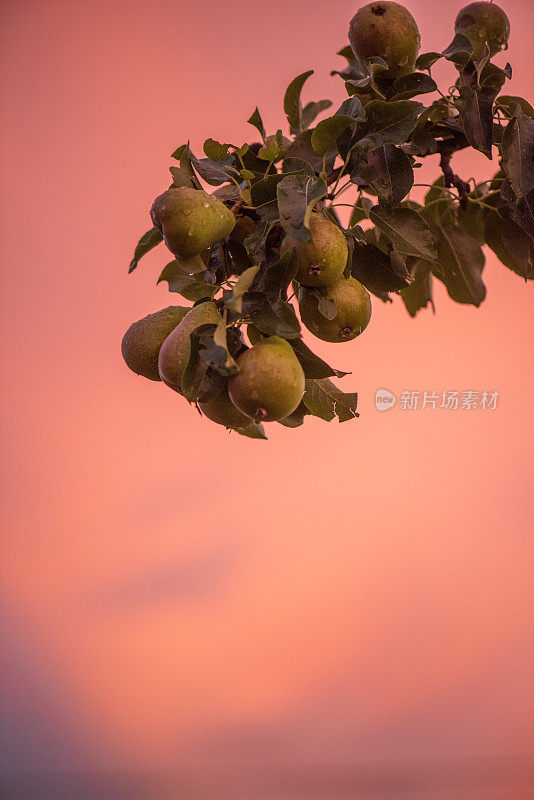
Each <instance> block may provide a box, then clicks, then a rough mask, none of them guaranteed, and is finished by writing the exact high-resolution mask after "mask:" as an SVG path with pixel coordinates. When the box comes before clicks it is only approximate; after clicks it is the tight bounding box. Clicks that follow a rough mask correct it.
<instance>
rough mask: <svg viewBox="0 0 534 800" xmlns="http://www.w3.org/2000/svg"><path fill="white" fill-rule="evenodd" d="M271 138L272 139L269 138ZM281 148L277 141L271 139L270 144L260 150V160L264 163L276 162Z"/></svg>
mask: <svg viewBox="0 0 534 800" xmlns="http://www.w3.org/2000/svg"><path fill="white" fill-rule="evenodd" d="M269 138H270V137H269ZM279 150H280V148H279V145H278V142H277V141H276V139H270V142H269V144H264V145H263V147H260V149H259V150H258V158H261V160H262V161H274V160H275V158H276V156H277V155H278V152H279Z"/></svg>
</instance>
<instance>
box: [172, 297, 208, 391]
mask: <svg viewBox="0 0 534 800" xmlns="http://www.w3.org/2000/svg"><path fill="white" fill-rule="evenodd" d="M220 321H221V317H220V314H219V312H218V311H217V306H216V305H215V303H213V302H211V300H210V301H208V302H206V303H200V304H199V305H198V306H193V308H191V309H189V311H188V312H187V314H186V315H185V317H184V318H183V319H182V321H181V322H180V324H179V325H177V326H176V328H175V329H174V330H173V331H172V333H170V334H169V336H167V338H166V339H165V341H164V342H163V344H162V346H161V349H160V351H159V358H158V369H159V374H160V377H161V380H162V381H163V383H165V384H167V386H169V387H170V388H171V389H174V391H175V392H181V381H182V374H183V371H184V369H185V367H186V365H187V362H188V361H189V355H190V352H191V343H190V338H189V337H190V335H191V333H192V332H193V331H194V330H195V328H199V327H200V326H201V325H207V324H215V325H217V324H218V323H219V322H220ZM198 369H199V376H198V377H199V378H200V373H201V374H202V375H203V381H204V380H205V379H206V377H207V376H206V369H207V367H206V365H205V364H203V363H200V364H199V366H198ZM200 391H201V390H200V389H199V393H200Z"/></svg>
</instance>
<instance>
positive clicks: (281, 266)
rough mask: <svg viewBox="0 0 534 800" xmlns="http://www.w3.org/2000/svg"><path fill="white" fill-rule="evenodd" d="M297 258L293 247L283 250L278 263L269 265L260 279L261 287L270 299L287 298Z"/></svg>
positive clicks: (295, 272)
mask: <svg viewBox="0 0 534 800" xmlns="http://www.w3.org/2000/svg"><path fill="white" fill-rule="evenodd" d="M297 269H298V256H297V253H296V251H295V248H294V247H290V248H288V249H287V250H284V252H283V253H282V255H281V256H280V258H279V259H278V261H275V262H274V264H269V266H268V267H267V269H266V270H265V272H264V274H263V278H262V283H261V285H262V287H263V289H264V291H265V293H266V294H267V295H268V296H269V298H271V299H278V298H280V297H283V298H284V299H285V298H286V297H287V288H288V286H289V285H290V283H291V281H292V280H293V279H294V277H295V275H296V274H297Z"/></svg>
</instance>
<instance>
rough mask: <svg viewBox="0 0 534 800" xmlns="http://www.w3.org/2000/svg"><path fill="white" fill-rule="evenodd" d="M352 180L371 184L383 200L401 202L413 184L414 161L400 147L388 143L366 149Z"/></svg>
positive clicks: (381, 200)
mask: <svg viewBox="0 0 534 800" xmlns="http://www.w3.org/2000/svg"><path fill="white" fill-rule="evenodd" d="M350 179H351V181H353V182H354V183H356V184H358V185H359V186H366V185H370V186H371V187H372V188H373V190H374V192H375V193H376V194H377V195H378V199H379V202H380V203H383V204H385V205H391V204H396V203H400V201H401V200H402V199H403V198H404V197H406V195H407V194H408V192H409V191H410V189H411V188H412V185H413V180H414V178H413V168H412V162H411V161H410V158H409V156H407V155H406V153H404V152H403V151H402V150H401V149H400V148H399V147H396V146H395V145H392V144H386V145H383V146H382V147H377V148H375V149H374V150H367V151H365V152H363V153H362V154H361V156H360V158H359V160H358V164H357V166H356V167H355V168H353V169H352V170H351V173H350Z"/></svg>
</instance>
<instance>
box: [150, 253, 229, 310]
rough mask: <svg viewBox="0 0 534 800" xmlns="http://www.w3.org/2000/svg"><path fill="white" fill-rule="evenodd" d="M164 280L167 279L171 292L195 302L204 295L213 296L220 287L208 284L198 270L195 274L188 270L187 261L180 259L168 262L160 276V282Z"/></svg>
mask: <svg viewBox="0 0 534 800" xmlns="http://www.w3.org/2000/svg"><path fill="white" fill-rule="evenodd" d="M202 266H204V265H202ZM162 281H167V283H168V284H169V291H170V292H177V293H178V294H181V295H182V297H185V298H186V300H191V301H193V302H196V301H197V300H202V298H204V297H213V296H214V294H215V293H216V292H217V290H218V289H219V287H218V286H210V285H208V284H207V283H206V281H205V280H204V278H203V277H202V275H201V274H199V273H198V272H197V273H193V274H191V273H190V272H188V267H187V263H186V264H184V263H180V262H178V261H171V262H170V263H169V264H167V266H166V267H165V268H164V269H163V272H162V273H161V275H160V276H159V278H158V283H161V282H162Z"/></svg>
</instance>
